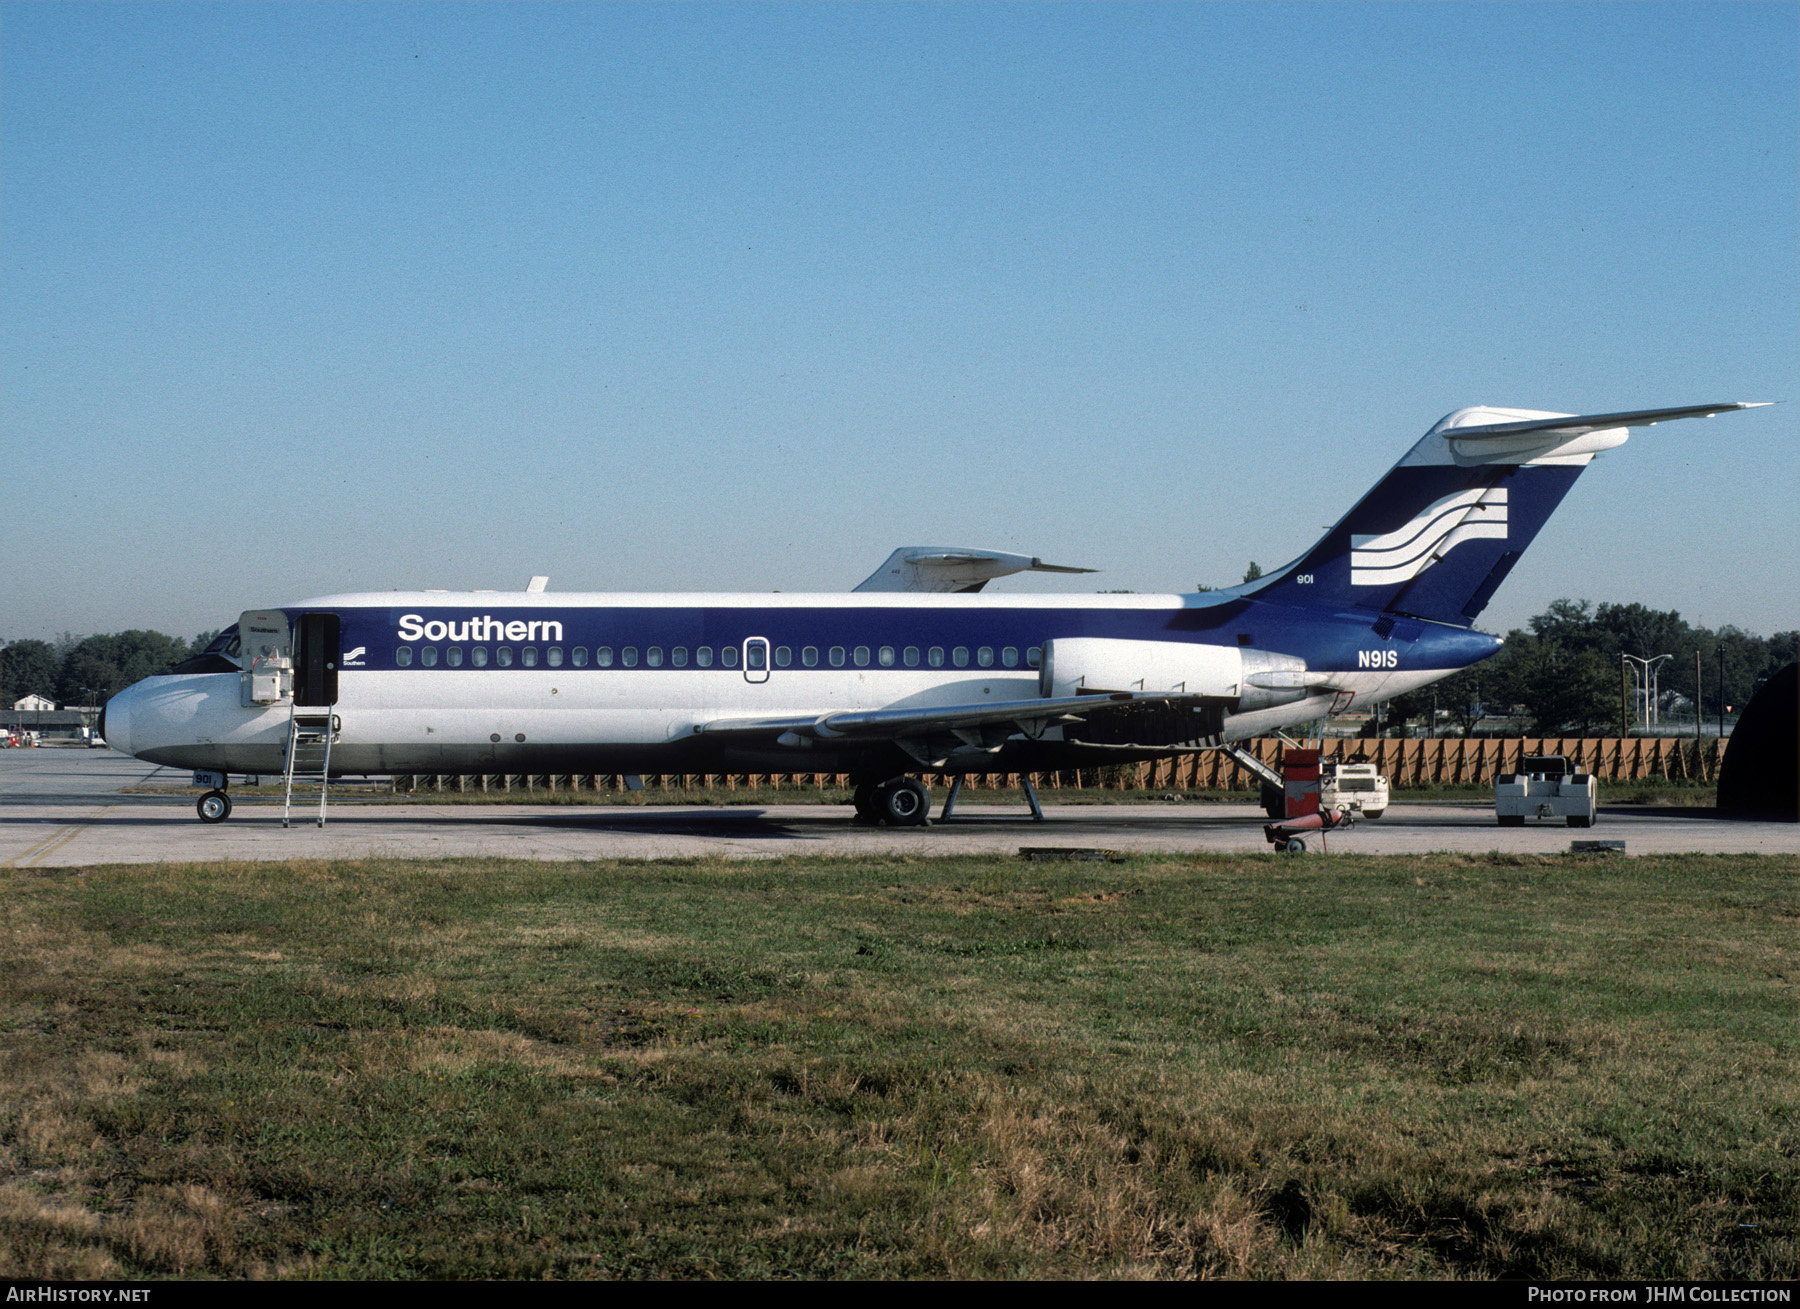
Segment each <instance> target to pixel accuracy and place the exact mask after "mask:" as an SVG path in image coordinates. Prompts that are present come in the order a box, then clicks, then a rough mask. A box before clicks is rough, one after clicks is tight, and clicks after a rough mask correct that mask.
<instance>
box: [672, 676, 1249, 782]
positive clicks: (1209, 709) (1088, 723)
mask: <svg viewBox="0 0 1800 1309" xmlns="http://www.w3.org/2000/svg"><path fill="white" fill-rule="evenodd" d="M1222 714H1223V708H1222V702H1218V701H1213V700H1209V699H1208V698H1207V697H1205V696H1197V695H1186V694H1183V693H1179V692H1173V691H1153V692H1148V693H1145V692H1135V691H1116V692H1108V693H1103V694H1097V695H1070V696H1058V697H1055V698H1040V699H1034V700H1007V701H1001V702H999V703H997V704H996V703H990V702H983V703H980V704H962V705H920V706H917V707H908V708H901V709H857V710H846V711H844V712H842V713H835V714H798V715H794V716H792V717H778V718H724V719H716V720H714V721H713V722H710V723H699V724H696V725H695V727H694V734H695V735H696V736H727V737H730V736H738V737H750V738H757V737H761V738H764V739H769V738H773V740H774V741H775V743H776V744H778V745H785V746H806V745H811V744H812V743H813V742H815V741H817V742H821V743H824V742H835V741H843V740H846V739H858V740H863V741H871V742H873V741H892V742H894V743H895V744H897V745H899V746H901V748H903V749H905V750H906V751H908V752H909V753H911V754H912V755H913V756H914V757H915V758H918V759H919V760H920V761H921V762H922V763H928V764H932V765H934V766H935V765H939V764H942V763H943V762H944V760H945V759H947V758H948V757H949V756H950V755H951V754H954V753H958V752H960V751H964V750H967V749H971V748H972V749H975V750H985V751H989V752H992V751H994V750H997V749H998V748H999V746H1000V745H1001V743H1002V742H1004V741H1005V740H1006V739H1007V738H1008V737H1010V736H1012V735H1014V734H1022V735H1024V736H1026V737H1029V738H1031V739H1032V740H1037V739H1038V738H1040V737H1042V736H1043V734H1044V733H1045V731H1046V730H1048V729H1049V728H1051V727H1058V726H1061V727H1065V728H1071V729H1074V728H1079V729H1080V730H1079V737H1080V738H1081V739H1083V740H1087V739H1088V738H1090V737H1091V741H1090V742H1089V743H1091V744H1094V745H1106V746H1113V747H1133V746H1154V747H1157V748H1162V747H1166V746H1168V745H1171V744H1178V743H1181V742H1184V741H1189V740H1193V741H1198V740H1199V739H1201V738H1203V737H1208V736H1211V735H1213V734H1215V733H1216V732H1217V731H1218V729H1219V724H1220V721H1222ZM1171 732H1173V734H1174V738H1179V740H1177V739H1173V738H1172V737H1171ZM1136 737H1142V738H1144V739H1143V740H1136V739H1133V738H1136ZM1064 738H1065V739H1070V733H1069V732H1068V731H1065V734H1064Z"/></svg>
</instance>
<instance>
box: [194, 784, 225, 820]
mask: <svg viewBox="0 0 1800 1309" xmlns="http://www.w3.org/2000/svg"><path fill="white" fill-rule="evenodd" d="M194 811H195V812H196V813H198V814H199V815H200V821H201V822H203V823H222V822H224V821H225V820H226V819H227V818H229V817H231V797H230V796H228V795H226V794H225V792H223V791H208V792H207V793H206V794H205V795H203V796H201V797H200V799H199V800H198V801H196V802H195V804H194Z"/></svg>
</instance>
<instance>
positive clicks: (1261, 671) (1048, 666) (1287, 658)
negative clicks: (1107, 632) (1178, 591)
mask: <svg viewBox="0 0 1800 1309" xmlns="http://www.w3.org/2000/svg"><path fill="white" fill-rule="evenodd" d="M1312 680H1318V679H1316V678H1315V679H1312ZM1308 681H1309V679H1308V676H1307V672H1306V661H1305V660H1304V659H1301V658H1299V657H1297V656H1295V655H1287V654H1277V653H1275V652H1274V651H1272V650H1253V649H1248V648H1246V647H1243V646H1235V645H1199V644H1195V643H1190V642H1186V641H1124V640H1114V639H1112V638H1109V637H1097V636H1074V637H1063V638H1059V639H1057V640H1054V641H1046V642H1044V661H1043V664H1042V665H1041V667H1040V668H1039V671H1038V691H1039V693H1040V694H1042V695H1045V696H1068V695H1081V694H1082V693H1084V692H1102V691H1107V692H1110V691H1174V692H1177V693H1180V694H1186V695H1196V696H1204V697H1206V698H1207V699H1209V700H1229V701H1232V702H1234V703H1233V705H1232V712H1234V713H1248V712H1250V711H1251V710H1255V709H1272V708H1274V707H1275V706H1277V705H1284V704H1292V703H1294V702H1295V701H1296V700H1303V699H1305V698H1306V694H1307V685H1308Z"/></svg>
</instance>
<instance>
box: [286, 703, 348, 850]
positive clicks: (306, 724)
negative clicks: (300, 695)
mask: <svg viewBox="0 0 1800 1309" xmlns="http://www.w3.org/2000/svg"><path fill="white" fill-rule="evenodd" d="M339 726H340V724H339V722H338V717H337V715H336V714H334V713H332V712H331V707H330V706H329V705H327V706H324V707H322V708H316V709H314V708H301V707H300V706H299V705H295V704H290V705H289V706H288V735H287V764H286V767H285V769H284V770H283V771H284V773H285V775H286V776H285V778H284V780H285V783H286V796H285V797H284V799H283V800H282V804H281V825H282V826H283V827H288V826H291V825H292V822H293V817H294V791H295V789H296V788H298V789H299V790H300V791H301V793H302V797H303V798H304V797H305V794H306V792H307V791H308V790H309V789H310V788H311V787H314V786H316V787H318V788H319V812H318V825H319V826H320V827H323V826H325V798H326V792H327V791H328V790H329V784H330V781H331V743H332V742H333V741H335V740H336V739H337V734H338V729H339Z"/></svg>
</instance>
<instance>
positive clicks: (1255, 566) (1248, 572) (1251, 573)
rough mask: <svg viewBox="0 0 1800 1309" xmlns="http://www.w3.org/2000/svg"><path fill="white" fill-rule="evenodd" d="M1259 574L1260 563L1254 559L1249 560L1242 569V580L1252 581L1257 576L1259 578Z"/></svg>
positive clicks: (1260, 569)
mask: <svg viewBox="0 0 1800 1309" xmlns="http://www.w3.org/2000/svg"><path fill="white" fill-rule="evenodd" d="M1261 576H1262V565H1261V564H1259V563H1257V562H1256V560H1254V559H1252V560H1251V561H1250V566H1249V567H1248V568H1246V569H1245V570H1244V580H1245V581H1246V582H1254V581H1255V580H1256V579H1257V578H1259V577H1261Z"/></svg>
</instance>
